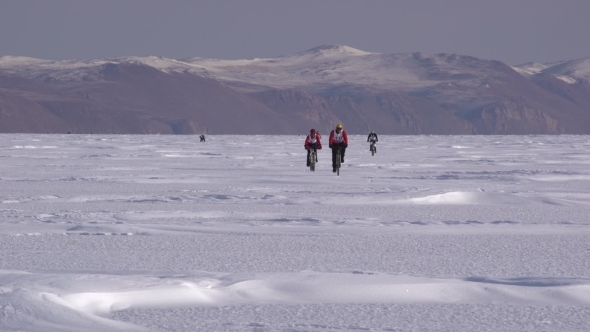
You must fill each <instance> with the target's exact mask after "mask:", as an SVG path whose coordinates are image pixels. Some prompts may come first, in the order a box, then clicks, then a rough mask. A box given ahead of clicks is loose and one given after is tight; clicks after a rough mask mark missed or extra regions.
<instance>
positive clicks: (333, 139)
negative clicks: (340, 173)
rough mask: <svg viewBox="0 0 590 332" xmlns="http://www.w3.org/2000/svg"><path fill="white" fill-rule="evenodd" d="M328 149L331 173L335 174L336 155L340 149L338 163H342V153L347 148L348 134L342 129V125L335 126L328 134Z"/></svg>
mask: <svg viewBox="0 0 590 332" xmlns="http://www.w3.org/2000/svg"><path fill="white" fill-rule="evenodd" d="M328 142H329V147H330V149H332V172H334V173H335V172H336V154H337V150H338V148H340V151H341V152H340V162H341V163H343V162H344V153H345V152H346V148H347V147H348V134H347V133H346V130H344V129H342V124H341V123H339V124H337V125H336V129H334V130H332V132H331V133H330V139H329V141H328Z"/></svg>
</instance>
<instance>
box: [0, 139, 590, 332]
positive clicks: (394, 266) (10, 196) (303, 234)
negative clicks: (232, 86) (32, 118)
mask: <svg viewBox="0 0 590 332" xmlns="http://www.w3.org/2000/svg"><path fill="white" fill-rule="evenodd" d="M379 139H380V142H379V143H378V150H377V154H376V155H375V156H371V154H370V152H369V145H368V143H366V136H354V135H353V136H351V137H350V144H349V148H348V149H347V152H346V157H345V162H344V163H343V168H342V170H341V175H340V176H339V177H337V176H336V175H335V174H334V173H332V170H331V156H330V151H329V149H328V148H327V145H328V144H327V133H324V138H323V140H322V142H323V144H324V149H323V150H320V151H319V163H318V164H317V166H316V171H315V172H310V171H309V170H308V168H307V167H305V156H306V152H305V150H304V149H303V143H304V140H305V136H304V135H301V136H208V137H207V142H205V143H200V142H199V139H198V137H197V136H156V135H153V136H142V135H136V136H135V135H112V136H111V135H109V136H106V135H32V134H18V135H15V134H0V331H119V330H120V331H135V330H137V331H141V330H146V331H560V332H564V331H588V330H589V327H588V324H589V322H590V137H589V136H380V137H379Z"/></svg>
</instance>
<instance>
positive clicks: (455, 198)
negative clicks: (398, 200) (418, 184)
mask: <svg viewBox="0 0 590 332" xmlns="http://www.w3.org/2000/svg"><path fill="white" fill-rule="evenodd" d="M405 201H406V202H409V203H413V204H419V205H429V204H433V205H436V204H441V205H455V204H456V205H480V204H481V205H484V204H486V205H488V204H527V203H530V201H529V200H526V199H523V198H520V197H517V196H514V195H509V194H502V193H486V192H464V191H455V192H448V193H444V194H438V195H430V196H426V197H416V198H410V199H408V200H405Z"/></svg>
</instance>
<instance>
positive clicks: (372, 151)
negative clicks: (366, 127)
mask: <svg viewBox="0 0 590 332" xmlns="http://www.w3.org/2000/svg"><path fill="white" fill-rule="evenodd" d="M375 143H377V142H375V141H371V147H370V148H369V150H371V156H374V155H375V153H377V145H376V144H375Z"/></svg>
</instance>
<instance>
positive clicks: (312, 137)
mask: <svg viewBox="0 0 590 332" xmlns="http://www.w3.org/2000/svg"><path fill="white" fill-rule="evenodd" d="M320 140H321V137H320V134H319V133H318V132H317V131H316V130H315V129H312V130H310V131H309V135H307V137H306V138H305V149H306V150H307V166H308V167H309V165H310V163H311V161H310V160H309V154H310V153H311V149H313V150H314V151H315V162H316V163H317V162H318V151H317V150H321V149H322V142H321V141H320Z"/></svg>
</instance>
